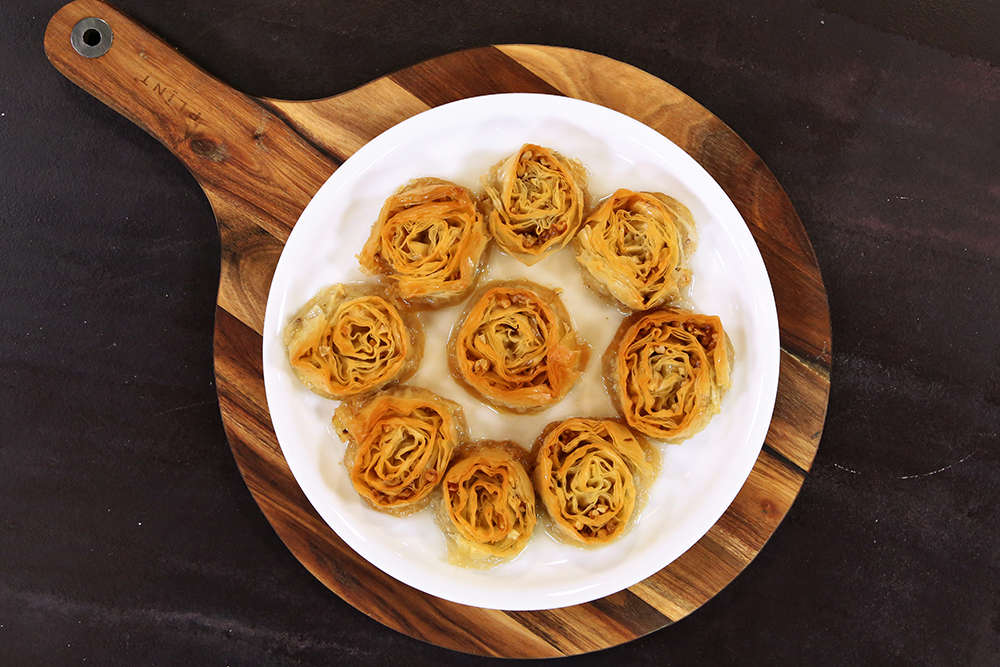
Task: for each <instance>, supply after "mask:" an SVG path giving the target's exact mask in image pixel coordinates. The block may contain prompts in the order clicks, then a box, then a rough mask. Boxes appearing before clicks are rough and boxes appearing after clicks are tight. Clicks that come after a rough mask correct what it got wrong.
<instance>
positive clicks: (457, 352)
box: [448, 280, 590, 413]
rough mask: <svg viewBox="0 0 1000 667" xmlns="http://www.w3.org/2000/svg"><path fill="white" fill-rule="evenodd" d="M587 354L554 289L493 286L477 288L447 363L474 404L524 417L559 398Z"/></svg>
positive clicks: (532, 285)
mask: <svg viewBox="0 0 1000 667" xmlns="http://www.w3.org/2000/svg"><path fill="white" fill-rule="evenodd" d="M589 353H590V348H589V347H588V346H587V344H586V343H584V342H582V341H581V340H579V339H578V338H577V335H576V332H575V331H574V330H573V328H572V327H571V325H570V320H569V313H567V312H566V308H565V306H563V304H562V301H561V300H560V299H559V296H558V295H557V294H556V293H555V292H554V291H552V290H550V289H548V288H546V287H542V286H541V285H537V284H535V283H532V282H529V281H527V280H521V281H498V282H494V283H490V284H488V285H485V286H483V288H482V289H481V290H480V291H479V292H478V293H477V295H476V296H475V297H474V298H473V300H472V304H471V306H470V307H469V309H468V310H467V311H466V313H465V315H464V317H463V318H462V319H461V320H460V321H459V323H458V324H457V325H456V327H455V328H454V329H453V330H452V335H451V340H450V341H449V355H448V362H449V366H450V368H451V372H452V374H453V375H454V376H455V378H456V380H458V381H459V382H460V383H462V384H464V385H465V386H466V388H467V389H469V391H470V392H472V393H473V394H475V395H476V396H477V397H479V398H480V399H481V400H483V401H485V402H487V403H489V404H491V405H493V406H495V407H497V408H499V409H501V410H505V411H509V412H521V413H524V412H536V411H538V410H542V409H544V408H547V407H549V406H550V405H552V404H553V403H556V402H557V401H559V400H560V399H562V397H563V396H565V395H566V393H567V392H568V391H569V390H570V389H571V388H572V387H573V385H574V384H575V383H576V381H577V379H578V378H579V377H580V373H581V372H582V371H583V368H584V366H586V363H587V358H588V356H589Z"/></svg>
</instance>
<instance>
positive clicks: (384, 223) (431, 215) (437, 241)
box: [358, 178, 489, 308]
mask: <svg viewBox="0 0 1000 667" xmlns="http://www.w3.org/2000/svg"><path fill="white" fill-rule="evenodd" d="M488 242H489V236H488V234H487V231H486V223H485V222H484V220H483V216H482V214H481V213H480V212H479V209H478V207H477V205H476V201H475V200H474V199H473V196H472V193H471V192H469V191H468V190H467V189H466V188H463V187H461V186H459V185H455V184H454V183H451V182H449V181H444V180H441V179H438V178H418V179H414V180H412V181H410V182H409V183H407V184H406V185H404V186H403V187H401V188H400V189H399V190H397V191H396V192H395V193H394V194H393V195H392V196H390V197H389V198H388V199H386V200H385V204H384V205H383V206H382V210H381V212H380V213H379V216H378V219H377V220H376V221H375V224H374V225H373V226H372V231H371V235H370V236H369V237H368V241H367V243H365V246H364V248H363V249H362V251H361V254H360V255H358V260H359V261H360V262H361V266H362V268H363V269H364V270H365V271H367V272H368V273H378V274H383V275H385V277H386V279H387V280H389V281H390V282H391V283H392V284H393V285H395V288H396V290H397V291H398V292H399V296H400V297H401V298H402V299H404V300H405V301H407V302H409V303H412V304H413V305H416V306H425V307H433V308H437V307H441V306H445V305H448V304H450V303H455V302H457V301H459V300H461V299H462V298H463V297H464V296H466V295H467V294H468V293H469V291H471V290H472V288H473V286H474V285H475V282H476V278H477V277H478V275H479V270H480V266H481V264H482V259H483V252H484V251H485V250H486V245H487V243H488Z"/></svg>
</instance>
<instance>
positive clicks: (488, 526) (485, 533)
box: [441, 441, 536, 567]
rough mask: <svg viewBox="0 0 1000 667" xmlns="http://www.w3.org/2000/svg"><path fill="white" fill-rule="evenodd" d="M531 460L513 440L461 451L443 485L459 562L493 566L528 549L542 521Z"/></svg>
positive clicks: (444, 504)
mask: <svg viewBox="0 0 1000 667" xmlns="http://www.w3.org/2000/svg"><path fill="white" fill-rule="evenodd" d="M526 457H527V452H525V451H524V450H523V449H521V448H520V447H518V446H517V445H516V444H514V443H512V442H491V441H481V442H477V443H473V444H472V445H470V446H468V447H463V448H462V449H460V450H459V451H458V452H456V454H455V460H454V461H453V462H452V464H451V467H450V468H448V472H447V473H446V474H445V477H444V482H443V484H442V486H441V490H442V500H443V502H442V509H443V514H444V520H445V533H446V534H447V536H448V538H449V540H450V550H451V552H452V556H453V558H452V560H453V561H456V562H457V563H458V564H461V565H468V566H473V567H491V566H493V565H496V564H498V563H500V562H502V561H505V560H509V559H511V558H513V557H514V556H516V555H518V554H519V553H521V551H522V550H523V549H524V547H525V546H527V544H528V540H530V539H531V534H532V531H534V529H535V521H536V518H535V489H534V487H533V486H532V484H531V478H530V477H529V476H528V471H527V470H526V468H525V465H524V462H525V459H526Z"/></svg>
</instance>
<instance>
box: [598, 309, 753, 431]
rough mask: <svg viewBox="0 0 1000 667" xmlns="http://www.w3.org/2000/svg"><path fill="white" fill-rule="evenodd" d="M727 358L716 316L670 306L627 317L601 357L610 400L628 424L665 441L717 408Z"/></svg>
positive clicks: (696, 426)
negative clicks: (602, 357)
mask: <svg viewBox="0 0 1000 667" xmlns="http://www.w3.org/2000/svg"><path fill="white" fill-rule="evenodd" d="M732 361H733V346H732V343H730V341H729V336H727V335H726V332H725V331H724V330H723V328H722V321H721V320H720V319H719V318H718V317H716V316H713V315H700V314H697V313H692V312H689V311H685V310H679V309H673V308H664V309H661V310H654V311H650V312H647V313H637V314H636V315H633V316H631V317H628V318H626V319H625V321H624V322H622V325H621V326H620V327H619V329H618V333H617V334H615V338H614V340H613V341H612V342H611V345H610V346H608V350H607V352H606V353H605V357H604V364H605V377H606V379H607V380H608V390H609V393H610V394H611V400H612V402H613V403H614V404H615V406H616V407H617V408H618V411H619V412H621V414H622V416H624V417H625V420H626V421H627V422H628V424H629V426H631V427H632V428H634V429H635V430H637V431H639V432H640V433H643V434H645V435H647V436H649V437H651V438H656V439H658V440H665V441H667V442H681V441H682V440H685V439H687V438H689V437H691V436H692V435H694V434H695V433H697V432H698V431H700V430H701V429H702V428H704V427H705V425H706V424H708V422H709V421H710V420H711V418H712V417H713V416H714V415H715V414H716V413H718V412H719V409H720V404H721V402H722V397H723V395H724V394H725V393H726V391H727V390H728V389H729V383H730V378H729V374H730V369H731V366H732Z"/></svg>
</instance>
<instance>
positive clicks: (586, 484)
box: [532, 417, 659, 546]
mask: <svg viewBox="0 0 1000 667" xmlns="http://www.w3.org/2000/svg"><path fill="white" fill-rule="evenodd" d="M658 462H659V457H658V455H657V453H656V451H655V450H654V449H653V448H652V447H650V446H649V444H648V443H647V442H646V441H645V439H643V438H641V436H639V437H637V436H635V435H634V434H633V433H632V432H631V431H630V430H629V429H628V427H627V426H625V425H624V424H622V423H620V422H619V421H618V420H614V419H585V418H582V417H574V418H571V419H567V420H565V421H562V422H557V423H554V424H550V425H549V426H548V427H547V428H546V430H545V432H543V434H542V436H541V437H540V438H539V439H538V442H536V444H535V451H534V470H533V473H532V474H533V478H534V482H535V489H536V491H537V492H538V496H539V498H540V499H541V501H542V504H543V505H544V507H545V511H546V512H547V513H548V515H549V517H550V518H551V519H552V522H553V524H554V526H555V528H556V530H557V531H558V533H559V535H561V536H562V537H565V538H568V539H569V540H570V541H572V542H578V543H583V544H586V545H591V546H595V545H600V544H606V543H608V542H611V541H613V540H616V539H618V538H619V537H621V536H622V534H624V532H625V530H626V529H627V528H628V526H629V525H630V524H629V522H630V521H631V519H632V517H633V515H634V513H635V511H636V508H637V506H638V504H639V501H640V498H641V496H642V493H643V492H644V490H645V487H646V486H647V485H648V484H649V483H650V482H651V481H652V479H653V477H654V476H655V474H656V469H657V464H658Z"/></svg>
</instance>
